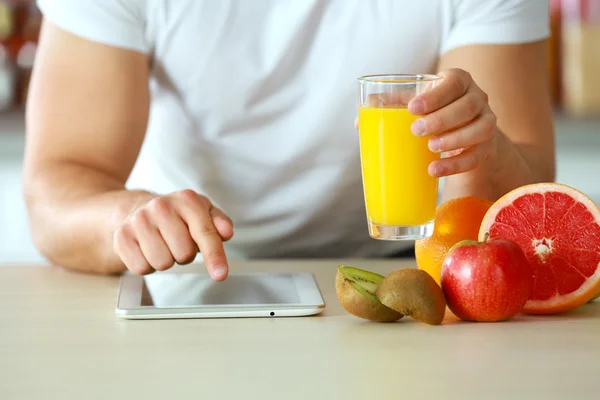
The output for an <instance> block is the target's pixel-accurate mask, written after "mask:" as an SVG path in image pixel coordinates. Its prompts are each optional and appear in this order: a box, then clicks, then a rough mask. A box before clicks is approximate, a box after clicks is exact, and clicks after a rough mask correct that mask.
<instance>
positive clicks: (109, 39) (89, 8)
mask: <svg viewBox="0 0 600 400" xmlns="http://www.w3.org/2000/svg"><path fill="white" fill-rule="evenodd" d="M37 5H38V8H39V9H40V11H41V12H42V14H43V15H44V18H45V19H47V20H48V21H50V22H52V23H53V24H55V25H57V26H58V27H60V28H61V29H64V30H66V31H68V32H70V33H73V34H75V35H78V36H81V37H83V38H85V39H88V40H92V41H95V42H98V43H102V44H106V45H110V46H115V47H121V48H125V49H129V50H135V51H138V52H142V53H148V51H149V47H150V45H149V43H148V40H147V38H146V35H145V30H144V29H145V26H146V23H145V19H146V12H145V0H37Z"/></svg>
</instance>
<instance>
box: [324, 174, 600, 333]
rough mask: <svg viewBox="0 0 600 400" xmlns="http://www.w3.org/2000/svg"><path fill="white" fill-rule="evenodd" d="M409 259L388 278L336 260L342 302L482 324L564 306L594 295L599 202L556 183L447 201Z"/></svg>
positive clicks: (362, 309) (356, 309) (372, 312)
mask: <svg viewBox="0 0 600 400" xmlns="http://www.w3.org/2000/svg"><path fill="white" fill-rule="evenodd" d="M415 256H416V260H417V266H418V268H405V269H399V270H397V271H394V272H392V273H391V274H389V275H387V276H382V275H379V274H376V273H373V272H369V271H365V270H362V269H358V268H353V267H349V266H339V267H338V271H337V275H336V293H337V297H338V300H339V301H340V303H341V305H342V307H343V308H344V309H345V310H346V311H347V312H348V313H350V314H353V315H355V316H357V317H360V318H364V319H368V320H371V321H378V322H391V321H397V320H399V319H401V318H402V317H403V316H410V317H412V318H414V319H416V320H419V321H421V322H424V323H427V324H431V325H438V324H441V323H442V321H443V319H444V315H445V311H446V307H448V308H449V309H450V311H452V313H453V314H454V315H455V316H457V317H458V318H460V319H462V320H465V321H487V322H495V321H506V320H509V319H511V318H512V317H514V316H515V315H517V314H519V313H525V314H556V313H560V312H565V311H570V310H573V309H575V308H577V307H579V306H581V305H583V304H585V303H587V302H589V301H591V300H593V299H595V298H598V297H600V208H599V207H598V206H597V205H596V204H594V202H593V201H592V200H591V199H590V198H588V197H587V196H586V195H584V194H583V193H581V192H580V191H578V190H576V189H574V188H572V187H570V186H567V185H563V184H558V183H543V184H533V185H527V186H523V187H520V188H517V189H515V190H513V191H511V192H510V193H508V194H506V195H505V196H503V197H502V198H500V199H499V200H497V201H496V202H493V203H492V202H490V201H487V200H484V199H479V198H477V197H473V196H469V197H463V198H459V199H454V200H450V201H448V202H446V203H444V204H442V205H440V206H439V207H438V209H437V211H436V217H435V228H434V234H433V235H432V236H431V237H429V238H427V239H423V240H418V241H417V242H416V243H415Z"/></svg>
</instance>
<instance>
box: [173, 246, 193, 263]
mask: <svg viewBox="0 0 600 400" xmlns="http://www.w3.org/2000/svg"><path fill="white" fill-rule="evenodd" d="M195 258H196V249H194V247H193V246H192V245H188V246H186V247H185V248H183V249H180V250H178V251H177V253H176V255H175V261H177V263H178V264H188V263H190V262H192V261H194V259H195Z"/></svg>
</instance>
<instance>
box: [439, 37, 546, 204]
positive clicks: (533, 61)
mask: <svg viewBox="0 0 600 400" xmlns="http://www.w3.org/2000/svg"><path fill="white" fill-rule="evenodd" d="M451 68H460V69H463V70H465V71H467V72H469V73H470V75H471V77H472V79H473V82H474V83H476V85H477V86H479V87H480V88H481V89H482V90H483V92H485V93H486V94H487V96H488V102H489V106H490V108H491V110H492V112H493V113H494V114H495V115H496V121H497V127H498V131H497V134H496V135H495V137H494V142H495V144H494V150H493V157H490V159H489V160H481V162H479V164H478V166H477V167H476V168H475V169H474V170H471V171H468V172H465V173H461V174H456V175H451V176H448V177H447V178H446V182H445V186H444V196H443V197H444V198H445V199H449V198H453V197H459V196H464V195H470V194H475V195H480V196H483V197H488V198H490V199H492V200H494V199H497V198H498V197H499V196H501V195H503V194H504V193H506V192H508V191H510V190H512V189H514V188H516V187H518V186H521V185H525V184H528V183H534V182H540V181H552V180H554V179H555V173H556V172H555V148H554V127H553V119H552V107H551V102H550V97H549V93H548V84H547V82H548V81H547V74H546V43H545V42H542V41H540V42H535V43H528V44H519V45H473V46H467V47H461V48H457V49H454V50H451V51H450V52H448V53H447V54H445V55H444V56H443V58H442V59H441V62H440V66H439V69H440V70H448V69H451Z"/></svg>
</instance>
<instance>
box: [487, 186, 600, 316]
mask: <svg viewBox="0 0 600 400" xmlns="http://www.w3.org/2000/svg"><path fill="white" fill-rule="evenodd" d="M548 192H559V193H564V194H567V195H569V196H571V197H572V198H573V199H575V201H577V202H579V203H581V204H583V205H584V206H585V207H586V208H587V209H588V210H589V211H590V212H591V213H592V215H593V216H594V219H595V221H596V223H597V224H598V225H600V207H598V205H596V204H595V203H594V201H593V200H592V199H591V198H590V197H588V196H587V195H586V194H585V193H583V192H581V191H580V190H577V189H575V188H573V187H571V186H568V185H565V184H562V183H534V184H529V185H525V186H521V187H519V188H517V189H514V190H512V191H510V192H509V193H507V194H505V195H504V196H502V197H500V198H499V199H498V200H497V201H496V202H495V203H494V204H493V205H492V206H491V207H490V209H489V210H488V211H487V213H486V214H485V216H484V217H483V222H482V223H481V227H480V229H479V235H478V239H479V240H480V241H482V240H483V239H484V237H485V235H486V233H488V232H489V229H490V227H491V225H492V224H493V223H494V222H495V221H496V217H497V215H498V213H499V212H500V211H501V210H503V209H504V208H505V207H507V206H509V205H511V204H513V203H514V202H515V200H517V199H518V198H520V197H522V196H524V195H527V194H545V193H548ZM599 292H600V263H599V264H598V266H597V267H596V271H595V272H594V274H592V275H591V276H589V277H588V278H587V280H586V281H585V283H584V284H583V285H581V286H580V287H579V289H577V290H575V291H573V292H571V293H568V294H567V295H562V296H558V295H557V296H554V297H552V298H550V299H546V300H529V301H528V302H527V303H526V304H525V307H524V308H523V312H524V313H527V314H556V313H561V312H565V311H569V310H573V309H575V308H577V307H579V306H581V305H583V304H585V303H587V302H589V301H590V300H591V299H593V298H594V296H595V295H596V294H598V293H599Z"/></svg>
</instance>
